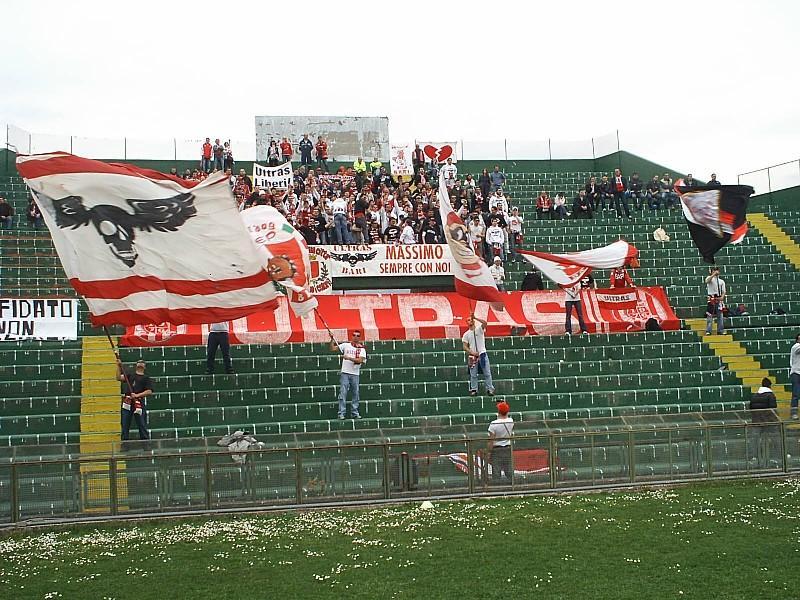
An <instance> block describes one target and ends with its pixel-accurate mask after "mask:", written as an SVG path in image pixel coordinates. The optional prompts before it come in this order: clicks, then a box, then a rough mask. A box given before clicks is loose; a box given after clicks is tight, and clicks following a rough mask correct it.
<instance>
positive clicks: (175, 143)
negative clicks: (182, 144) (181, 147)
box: [172, 138, 178, 162]
mask: <svg viewBox="0 0 800 600" xmlns="http://www.w3.org/2000/svg"><path fill="white" fill-rule="evenodd" d="M172 155H173V160H174V161H175V162H178V139H177V138H172Z"/></svg>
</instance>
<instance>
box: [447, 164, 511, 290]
mask: <svg viewBox="0 0 800 600" xmlns="http://www.w3.org/2000/svg"><path fill="white" fill-rule="evenodd" d="M439 215H440V216H441V218H442V228H443V229H444V236H445V238H447V245H448V246H450V251H451V252H452V254H453V263H452V265H453V276H454V277H455V285H456V292H458V293H459V294H461V295H462V296H465V297H467V298H472V299H473V300H484V301H486V302H494V303H499V304H500V305H502V304H503V303H504V302H505V298H504V296H503V294H502V293H500V292H499V291H498V289H497V285H496V284H495V282H494V278H493V277H492V274H491V273H490V272H489V267H487V266H486V263H485V262H483V260H482V259H481V257H480V256H478V255H477V254H475V251H474V250H473V249H472V244H470V243H469V238H468V232H467V228H466V226H465V225H464V222H463V221H462V220H461V218H460V217H459V216H458V215H457V214H456V213H455V211H454V210H453V207H452V206H451V205H450V196H449V195H448V193H447V183H446V181H445V178H444V177H440V178H439Z"/></svg>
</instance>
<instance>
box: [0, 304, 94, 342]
mask: <svg viewBox="0 0 800 600" xmlns="http://www.w3.org/2000/svg"><path fill="white" fill-rule="evenodd" d="M76 339H78V301H77V300H71V299H67V298H52V299H48V300H29V299H23V298H0V341H11V340H76Z"/></svg>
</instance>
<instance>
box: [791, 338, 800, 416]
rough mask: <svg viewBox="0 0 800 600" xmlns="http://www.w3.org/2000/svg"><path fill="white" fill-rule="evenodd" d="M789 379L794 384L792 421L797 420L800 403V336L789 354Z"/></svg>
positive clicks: (795, 340) (795, 339)
mask: <svg viewBox="0 0 800 600" xmlns="http://www.w3.org/2000/svg"><path fill="white" fill-rule="evenodd" d="M789 379H790V381H791V382H792V409H791V410H792V419H794V420H797V404H798V401H800V334H798V335H797V336H795V338H794V345H793V346H792V349H791V351H790V352H789Z"/></svg>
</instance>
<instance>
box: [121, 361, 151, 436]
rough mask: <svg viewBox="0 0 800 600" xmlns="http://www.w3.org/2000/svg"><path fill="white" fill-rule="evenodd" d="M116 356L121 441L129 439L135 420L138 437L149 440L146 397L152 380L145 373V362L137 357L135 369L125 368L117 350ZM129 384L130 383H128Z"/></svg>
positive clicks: (149, 393) (148, 394) (149, 394)
mask: <svg viewBox="0 0 800 600" xmlns="http://www.w3.org/2000/svg"><path fill="white" fill-rule="evenodd" d="M114 356H116V358H117V379H118V380H119V381H120V382H122V390H123V391H122V394H123V396H122V413H121V417H122V435H121V438H122V440H123V441H125V440H128V439H130V430H131V421H136V427H137V428H138V429H139V439H140V440H149V439H150V432H149V431H148V429H147V397H148V396H151V395H152V394H153V381H152V379H150V376H149V375H145V372H144V371H145V362H144V360H143V359H141V358H140V359H139V360H138V361H137V362H136V368H135V370H133V371H131V370H127V371H126V370H125V367H123V365H122V360H121V359H120V357H119V352H115V353H114ZM129 384H130V385H129Z"/></svg>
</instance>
